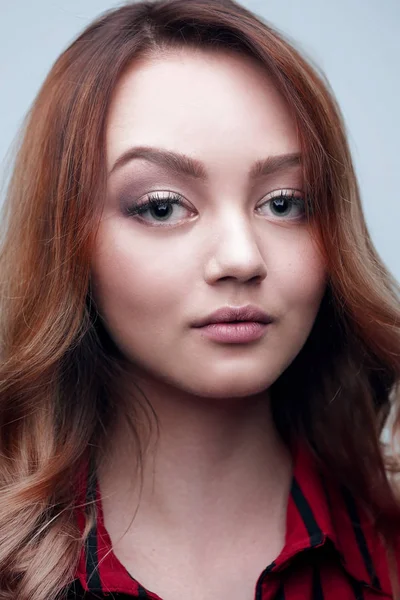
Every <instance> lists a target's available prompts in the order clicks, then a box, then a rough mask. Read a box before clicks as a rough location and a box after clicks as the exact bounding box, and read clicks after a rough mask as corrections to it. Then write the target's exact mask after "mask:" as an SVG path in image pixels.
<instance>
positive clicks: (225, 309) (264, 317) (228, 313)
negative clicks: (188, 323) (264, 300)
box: [194, 304, 273, 327]
mask: <svg viewBox="0 0 400 600" xmlns="http://www.w3.org/2000/svg"><path fill="white" fill-rule="evenodd" d="M272 320H273V319H272V317H270V316H269V315H268V314H267V313H266V312H264V311H263V310H261V308H258V307H257V306H253V305H251V304H247V305H246V306H239V307H236V306H222V307H221V308H219V309H218V310H216V311H214V312H213V313H211V314H210V315H207V316H206V317H204V318H203V319H200V320H199V321H197V322H196V323H195V324H194V326H195V327H204V326H205V325H210V324H211V323H229V322H232V321H258V322H259V323H271V322H272Z"/></svg>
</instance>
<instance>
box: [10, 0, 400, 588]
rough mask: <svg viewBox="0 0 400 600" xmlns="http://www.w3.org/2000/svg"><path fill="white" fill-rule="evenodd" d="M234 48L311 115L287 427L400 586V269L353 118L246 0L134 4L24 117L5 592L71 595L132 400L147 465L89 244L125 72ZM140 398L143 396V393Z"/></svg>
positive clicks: (13, 210)
mask: <svg viewBox="0 0 400 600" xmlns="http://www.w3.org/2000/svg"><path fill="white" fill-rule="evenodd" d="M177 48H179V49H182V48H199V49H201V48H207V49H209V50H210V49H212V50H213V51H214V52H218V51H219V50H220V49H223V50H225V49H229V50H231V51H232V52H238V53H241V54H246V55H247V56H251V57H253V59H254V60H256V61H258V62H259V63H260V64H261V65H263V66H264V68H265V72H266V73H267V74H268V75H269V77H270V78H271V79H272V80H273V82H274V84H275V86H276V88H277V89H278V90H279V91H280V93H281V94H282V96H283V97H284V98H285V99H286V101H287V103H288V105H289V107H290V110H291V112H292V114H293V117H294V119H295V122H296V125H297V127H298V132H299V137H300V145H301V151H302V155H303V157H304V161H303V165H302V169H303V176H304V182H305V192H306V195H307V197H309V198H310V199H311V204H312V210H311V211H310V212H309V213H308V214H307V218H308V222H309V227H310V231H311V233H312V235H313V236H315V239H316V241H317V243H318V244H319V247H320V249H321V251H322V252H323V254H324V256H325V259H326V265H327V273H328V283H327V288H326V293H325V296H324V298H323V300H322V304H321V307H320V310H319V312H318V315H317V318H316V321H315V324H314V327H313V329H312V331H311V333H310V336H309V338H308V340H307V342H306V343H305V345H304V346H303V348H302V349H301V351H300V353H299V354H298V356H297V357H296V358H295V360H294V361H293V362H292V364H291V365H290V366H289V367H288V368H287V370H286V371H285V372H284V373H283V374H282V375H281V376H280V377H279V379H278V380H277V381H276V382H275V383H274V384H273V385H272V386H271V388H270V396H271V402H272V409H273V416H274V419H275V422H276V426H277V428H278V430H279V432H280V434H281V436H282V438H283V439H284V440H285V441H286V442H288V443H290V441H291V440H293V439H294V438H295V437H300V438H301V439H302V440H303V441H304V443H305V444H307V446H308V447H309V450H310V451H311V452H312V453H313V455H314V457H315V460H316V461H317V462H318V464H319V465H320V467H321V469H324V470H326V471H327V472H328V473H329V477H331V478H336V479H337V481H338V482H340V483H341V484H343V485H345V486H347V487H348V488H349V489H350V491H351V492H352V493H354V494H355V496H356V497H357V498H359V499H360V502H362V503H363V505H364V507H365V508H366V510H367V511H368V513H369V514H370V516H371V518H372V520H373V522H374V524H375V527H376V528H377V530H378V531H379V533H380V535H381V536H382V541H383V542H384V544H385V547H386V548H387V554H388V563H389V565H390V572H391V581H392V586H393V592H394V595H395V597H397V596H398V592H399V588H398V579H397V576H396V575H397V571H396V558H395V554H394V547H395V543H396V539H395V536H398V535H399V531H400V499H399V494H398V491H397V489H396V486H395V485H394V479H395V478H394V477H393V480H391V479H392V478H391V477H390V475H391V474H395V473H396V472H397V471H398V470H399V463H398V460H397V459H396V456H395V454H391V455H390V454H389V453H388V452H386V450H387V445H386V444H384V443H383V441H382V439H381V437H382V436H381V434H382V430H383V427H384V424H385V421H386V419H387V417H388V414H389V410H390V408H391V407H392V409H393V413H391V414H393V431H392V433H393V438H392V439H394V434H395V433H396V432H397V430H398V428H399V420H400V418H399V414H398V403H399V380H400V296H399V291H400V290H399V286H398V283H397V282H396V281H395V279H394V278H393V276H392V275H391V274H390V273H389V272H388V270H387V268H386V267H385V265H384V264H383V262H382V260H381V259H380V257H379V256H378V254H377V252H376V250H375V248H374V245H373V243H372V241H371V238H370V236H369V233H368V230H367V226H366V223H365V219H364V216H363V212H362V206H361V202H360V195H359V189H358V184H357V180H356V176H355V172H354V168H353V164H352V159H351V156H350V152H349V147H348V143H347V140H346V131H345V126H344V123H343V119H342V116H341V113H340V110H339V108H338V106H337V103H336V101H335V99H334V97H333V94H332V92H331V90H330V88H329V85H328V83H327V81H326V80H325V78H324V76H323V75H322V74H321V73H320V72H319V71H318V69H317V68H316V67H315V66H313V65H311V64H310V61H308V60H306V59H305V58H304V57H302V55H301V54H300V52H299V51H298V50H297V49H296V48H295V46H294V45H293V44H292V43H290V42H289V41H287V40H286V39H285V37H284V36H283V35H282V34H280V33H278V32H277V31H276V30H275V29H274V28H273V27H271V26H270V25H269V24H268V23H266V22H265V21H264V20H263V19H261V18H260V17H258V16H256V15H254V14H253V13H251V12H250V11H248V10H247V9H245V8H244V7H242V6H240V5H239V4H236V3H235V2H233V1H232V0H161V1H156V2H155V1H147V0H146V1H142V2H136V3H129V4H126V5H124V6H122V7H120V8H117V9H113V10H110V11H108V12H106V13H105V14H103V15H102V16H100V17H99V18H98V19H97V20H96V21H94V22H93V23H92V24H91V25H89V26H88V27H87V28H86V29H85V30H84V31H83V33H81V34H80V35H79V37H78V38H77V39H76V40H75V41H74V42H73V43H71V45H70V46H69V47H68V48H67V49H66V50H65V51H64V52H63V53H62V54H61V56H60V57H59V58H58V60H57V61H56V62H55V64H54V65H53V67H52V69H51V71H50V73H49V74H48V76H47V78H46V80H45V82H44V83H43V85H42V87H41V89H40V91H39V93H38V95H37V97H36V99H35V101H34V102H33V105H32V107H31V109H30V111H29V113H28V115H27V117H26V120H25V122H24V124H23V131H22V132H21V136H20V140H21V141H20V146H19V149H18V152H17V155H16V159H15V165H14V170H13V173H12V177H11V179H10V183H9V186H8V193H7V197H6V201H5V203H4V205H3V207H2V211H3V212H2V219H1V225H2V232H1V234H2V235H1V252H0V273H1V277H0V285H1V306H0V309H1V310H0V352H1V361H0V363H1V364H0V426H1V434H0V486H1V493H0V598H1V599H2V600H8V599H13V600H14V599H15V598H18V600H49V599H56V598H62V597H63V594H64V591H63V590H65V587H66V585H67V583H68V582H69V581H71V580H72V579H73V575H74V572H75V568H76V565H77V560H78V557H79V553H80V550H81V547H82V545H83V543H84V538H85V535H86V533H87V531H88V530H89V528H90V522H89V521H90V517H89V518H88V524H87V527H86V533H84V535H83V536H82V535H80V533H79V530H78V527H77V524H76V522H75V517H74V515H75V513H74V508H75V493H76V487H75V482H76V473H77V472H79V469H80V467H81V465H82V463H83V461H85V460H86V459H87V456H88V455H91V456H94V457H95V460H97V461H98V462H99V461H101V460H102V459H103V457H104V452H105V449H106V448H107V442H108V441H109V440H110V432H111V428H112V424H113V419H114V418H115V414H116V413H117V411H125V413H126V419H127V420H128V422H129V424H130V427H131V430H132V434H133V435H132V439H133V440H134V445H135V454H136V456H137V457H138V468H139V467H140V463H141V457H142V450H143V449H142V448H141V447H140V445H139V444H138V430H139V428H140V427H142V426H143V424H144V421H143V419H141V418H140V419H139V418H138V414H139V412H138V411H139V407H140V406H144V405H145V404H146V403H145V402H142V401H141V400H140V390H138V395H137V397H136V399H135V402H133V403H132V402H129V403H128V402H127V401H126V399H125V398H126V396H125V395H124V394H122V393H120V394H118V389H119V386H118V384H117V383H116V381H117V379H118V380H120V374H121V373H122V372H123V370H124V368H126V365H124V359H123V357H122V355H121V353H120V352H119V350H118V348H116V346H115V344H114V343H113V341H112V339H110V337H109V336H108V335H107V333H106V331H105V330H104V328H103V326H102V324H101V322H100V319H99V318H97V312H96V307H95V304H94V302H93V300H92V298H91V279H90V267H91V255H92V248H93V245H94V240H95V236H96V232H97V228H98V225H99V222H100V218H101V212H102V199H104V197H105V189H106V166H105V164H106V161H105V129H106V120H107V114H108V108H109V105H110V100H111V97H112V95H113V91H114V89H115V86H116V84H117V82H118V80H119V79H120V77H121V75H122V73H123V72H124V71H125V69H126V68H127V67H128V65H130V64H131V62H132V60H134V59H138V58H146V59H152V58H153V57H160V56H162V55H163V53H164V52H168V51H169V50H170V49H177ZM133 409H134V410H133Z"/></svg>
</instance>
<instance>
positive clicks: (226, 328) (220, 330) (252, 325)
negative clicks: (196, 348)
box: [198, 321, 268, 344]
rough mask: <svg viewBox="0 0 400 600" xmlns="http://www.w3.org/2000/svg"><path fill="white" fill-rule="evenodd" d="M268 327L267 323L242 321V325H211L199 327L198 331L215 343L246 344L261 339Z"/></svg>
mask: <svg viewBox="0 0 400 600" xmlns="http://www.w3.org/2000/svg"><path fill="white" fill-rule="evenodd" d="M267 327H268V324H267V323H259V322H256V321H241V322H240V323H211V324H210V325H205V326H204V327H198V330H199V331H200V332H201V334H202V335H204V336H205V337H207V338H209V339H211V340H214V341H215V342H224V343H228V344H244V343H246V342H253V341H254V340H258V339H260V338H261V337H262V336H263V335H264V333H265V332H266V330H267Z"/></svg>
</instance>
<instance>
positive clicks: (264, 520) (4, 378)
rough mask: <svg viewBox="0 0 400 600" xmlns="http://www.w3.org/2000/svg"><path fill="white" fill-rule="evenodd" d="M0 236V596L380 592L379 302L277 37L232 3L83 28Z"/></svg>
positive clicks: (55, 81) (385, 475)
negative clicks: (0, 286) (0, 252)
mask: <svg viewBox="0 0 400 600" xmlns="http://www.w3.org/2000/svg"><path fill="white" fill-rule="evenodd" d="M2 223H3V225H4V235H3V246H2V254H1V269H2V271H1V272H2V285H3V289H2V310H1V318H2V346H1V347H2V366H1V370H2V373H1V395H0V397H1V423H2V434H1V461H0V472H1V482H2V494H1V497H0V507H1V510H0V515H1V517H0V518H1V526H0V590H1V594H0V597H1V598H2V599H10V598H13V599H15V598H18V600H50V599H52V600H53V599H55V598H66V597H67V596H68V597H69V598H83V597H84V598H88V599H90V598H103V597H104V598H105V597H115V598H135V597H136V598H151V599H159V598H162V599H163V600H172V599H174V600H180V599H183V598H185V599H186V598H190V599H192V600H200V599H203V598H206V597H207V598H210V597H213V598H214V597H215V598H216V597H218V598H229V599H230V600H239V599H240V600H251V599H252V598H256V599H257V600H267V599H268V600H270V599H271V600H272V599H282V598H286V599H294V598H313V599H321V598H326V599H328V600H329V599H331V598H332V599H333V598H335V599H336V598H338V597H340V598H341V599H342V600H346V599H350V598H352V599H354V598H358V599H361V598H363V599H365V600H372V599H373V598H374V599H375V598H389V597H397V598H398V597H399V587H398V578H397V574H398V567H399V556H400V548H399V544H398V540H399V529H400V499H399V495H398V491H397V489H396V488H395V485H394V481H391V480H390V478H389V475H390V472H397V471H398V462H397V461H396V460H395V459H394V458H392V460H391V461H390V460H389V455H387V453H386V452H385V446H384V445H383V443H382V442H381V440H380V434H381V431H382V427H383V425H384V423H385V420H386V418H387V416H388V414H389V408H390V406H391V402H392V404H393V409H394V413H393V415H394V430H393V431H395V430H396V429H397V426H398V418H397V404H398V382H399V376H400V358H399V349H400V332H399V325H398V324H399V322H400V310H399V295H398V292H399V290H398V286H397V284H396V282H395V281H394V279H393V277H392V276H391V275H390V273H388V271H387V270H386V269H385V267H384V265H383V264H382V262H381V260H380V258H379V256H378V255H377V253H376V251H375V249H374V247H373V244H372V242H371V239H370V237H369V234H368V231H367V228H366V225H365V220H364V216H363V213H362V208H361V203H360V198H359V192H358V187H357V181H356V177H355V174H354V169H353V166H352V161H351V157H350V154H349V149H348V145H347V141H346V137H345V133H344V126H343V123H342V120H341V116H340V111H339V109H338V107H337V105H336V104H335V101H334V99H333V98H332V95H331V93H330V92H329V90H328V89H327V84H326V83H325V82H323V80H322V78H321V76H319V75H318V74H317V73H316V72H315V70H313V68H312V67H311V66H310V65H308V64H307V62H306V61H305V60H304V59H303V58H302V57H301V56H300V55H299V53H298V52H297V51H296V50H295V49H294V48H293V47H292V46H291V45H290V44H289V43H288V42H287V41H285V40H284V39H283V38H282V37H281V36H280V35H278V34H277V33H276V32H275V31H274V30H273V29H272V28H271V27H270V26H268V25H267V24H265V23H264V22H263V21H261V20H260V19H259V18H257V17H256V16H255V15H253V14H252V13H251V12H249V11H248V10H246V9H245V8H243V7H241V6H240V5H238V4H236V3H234V2H232V1H231V0H193V1H188V0H163V1H159V2H149V1H146V2H137V3H135V4H127V5H125V6H123V7H122V8H119V9H116V10H112V11H110V12H108V13H107V14H105V15H103V16H102V17H100V18H99V19H98V20H97V21H96V22H94V23H93V24H92V25H90V26H89V27H88V28H87V29H86V30H85V31H84V32H83V33H82V34H81V35H80V36H79V37H78V39H77V40H75V41H74V42H73V43H72V44H71V46H70V47H69V48H68V49H67V50H66V51H65V52H64V53H63V54H62V55H61V57H60V58H59V59H58V60H57V61H56V63H55V65H54V66H53V68H52V70H51V72H50V74H49V75H48V77H47V79H46V81H45V82H44V84H43V87H42V89H41V90H40V92H39V94H38V97H37V99H36V100H35V102H34V105H33V107H32V109H31V111H30V114H29V117H28V119H27V122H26V127H25V131H24V136H23V141H22V145H21V148H20V150H19V154H18V157H17V161H16V165H15V170H14V174H13V177H12V180H11V183H10V189H9V194H8V197H7V203H6V205H5V208H4V213H3V219H2ZM238 321H239V322H238ZM240 321H241V323H240Z"/></svg>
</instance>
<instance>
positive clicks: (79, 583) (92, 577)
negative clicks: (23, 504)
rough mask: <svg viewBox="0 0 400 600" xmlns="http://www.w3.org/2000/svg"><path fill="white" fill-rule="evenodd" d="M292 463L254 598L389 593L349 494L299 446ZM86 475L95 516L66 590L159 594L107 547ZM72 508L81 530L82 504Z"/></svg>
mask: <svg viewBox="0 0 400 600" xmlns="http://www.w3.org/2000/svg"><path fill="white" fill-rule="evenodd" d="M293 463H294V469H293V478H292V487H291V492H290V495H289V502H288V507H287V518H286V541H285V546H284V548H283V549H282V551H281V553H280V554H279V556H277V557H276V559H275V560H274V561H273V562H272V563H271V564H269V565H265V569H264V571H263V572H262V573H260V576H259V578H258V581H255V582H254V600H311V599H313V600H374V599H375V600H378V599H379V598H382V599H383V598H391V597H392V596H391V594H390V583H389V572H388V565H387V560H386V554H385V551H384V547H383V544H382V542H381V540H380V538H379V536H378V534H377V532H376V531H374V530H373V528H372V526H371V523H370V521H369V520H368V518H367V516H366V514H365V512H364V511H363V510H362V509H361V507H360V506H359V504H358V503H357V501H356V500H355V498H354V497H353V496H352V495H351V493H350V492H349V491H348V490H347V489H346V488H344V487H343V486H338V485H334V484H333V482H332V481H331V480H329V479H328V478H326V477H323V476H322V475H321V474H320V473H319V472H318V471H317V469H316V467H315V464H314V462H313V459H312V457H311V455H310V453H309V452H308V451H306V450H305V449H304V448H303V447H298V448H297V449H296V451H295V452H293ZM86 482H87V478H86V477H83V478H82V485H81V489H80V494H79V495H80V498H83V499H84V498H85V497H86V500H89V501H90V500H93V499H95V500H96V512H97V522H96V524H95V526H94V527H93V529H92V531H91V532H90V534H89V537H88V539H87V541H86V544H85V547H84V548H83V550H82V553H81V557H80V561H79V567H78V570H77V573H76V579H75V581H74V582H72V585H71V587H70V595H69V596H68V597H69V598H71V599H73V598H86V600H90V599H94V598H107V597H109V598H110V600H111V598H115V599H121V600H122V599H125V600H128V599H130V598H141V599H147V600H162V599H160V597H159V596H158V595H157V594H155V593H154V592H152V591H150V590H148V589H145V588H144V586H142V585H141V584H140V582H139V581H137V580H136V579H135V573H134V572H132V573H128V571H127V569H126V568H125V567H124V566H123V565H122V564H121V563H120V562H119V560H118V559H117V557H116V556H115V554H114V553H113V552H112V551H111V552H109V551H110V549H111V540H110V537H109V535H108V533H107V530H106V529H105V526H104V521H103V513H102V505H101V497H100V491H99V486H98V483H96V482H95V484H94V485H92V486H88V485H86ZM77 513H78V522H79V526H80V528H81V531H83V527H84V523H85V513H84V509H77ZM399 563H400V560H399ZM188 600H190V599H188ZM220 600H229V598H223V599H220Z"/></svg>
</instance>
